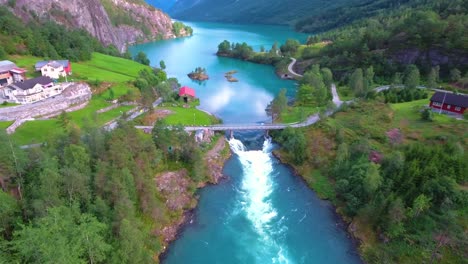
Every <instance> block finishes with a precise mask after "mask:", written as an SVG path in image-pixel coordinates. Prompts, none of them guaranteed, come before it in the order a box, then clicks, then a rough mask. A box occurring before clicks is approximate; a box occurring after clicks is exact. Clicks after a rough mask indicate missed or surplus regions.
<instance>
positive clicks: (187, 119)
mask: <svg viewBox="0 0 468 264" xmlns="http://www.w3.org/2000/svg"><path fill="white" fill-rule="evenodd" d="M161 109H167V110H170V111H172V112H173V114H171V115H168V116H167V117H166V118H165V120H166V122H167V123H168V124H169V125H198V126H206V125H212V124H216V123H217V119H216V118H215V117H214V116H211V115H209V114H207V113H205V112H203V111H200V110H198V109H196V108H183V107H162V108H161Z"/></svg>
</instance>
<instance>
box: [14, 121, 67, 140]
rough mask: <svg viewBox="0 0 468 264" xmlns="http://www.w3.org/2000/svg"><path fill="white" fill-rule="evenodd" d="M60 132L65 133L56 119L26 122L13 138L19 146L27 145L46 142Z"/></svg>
mask: <svg viewBox="0 0 468 264" xmlns="http://www.w3.org/2000/svg"><path fill="white" fill-rule="evenodd" d="M60 132H63V129H62V128H61V127H60V125H59V124H58V123H57V120H56V119H51V120H37V121H31V122H26V123H24V124H23V125H21V126H20V127H18V128H17V129H16V132H15V133H14V134H12V138H13V140H14V141H15V142H16V143H17V144H19V145H27V144H35V143H42V142H45V141H47V139H49V138H51V137H54V135H56V134H57V133H60Z"/></svg>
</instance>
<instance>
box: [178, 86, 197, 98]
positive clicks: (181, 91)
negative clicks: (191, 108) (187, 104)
mask: <svg viewBox="0 0 468 264" xmlns="http://www.w3.org/2000/svg"><path fill="white" fill-rule="evenodd" d="M187 95H188V96H192V97H195V90H194V89H192V88H190V87H187V86H183V87H180V89H179V96H187Z"/></svg>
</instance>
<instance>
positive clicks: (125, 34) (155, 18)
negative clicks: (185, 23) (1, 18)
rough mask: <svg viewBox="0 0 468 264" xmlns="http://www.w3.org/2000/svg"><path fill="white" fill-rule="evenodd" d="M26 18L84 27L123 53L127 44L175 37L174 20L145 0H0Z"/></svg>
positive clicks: (26, 19)
mask: <svg viewBox="0 0 468 264" xmlns="http://www.w3.org/2000/svg"><path fill="white" fill-rule="evenodd" d="M0 4H3V5H8V6H9V7H10V8H11V9H12V11H13V12H14V13H15V15H16V16H18V17H20V18H21V19H22V20H23V21H30V20H52V21H55V22H57V23H59V24H62V25H65V26H66V27H69V28H82V29H85V30H86V31H88V32H89V33H90V34H91V35H92V36H94V37H96V38H97V39H99V40H100V41H101V42H102V43H103V44H104V45H110V44H112V45H114V46H115V47H117V49H118V50H119V51H121V52H123V51H124V50H125V47H126V45H127V44H128V43H134V42H137V41H142V42H144V41H151V40H154V39H167V38H174V37H175V34H174V32H173V27H172V21H171V19H170V17H169V16H168V15H167V14H165V13H163V12H162V11H160V10H158V9H155V8H154V7H151V6H149V5H147V4H146V3H145V2H144V1H143V0H68V1H54V0H35V1H28V0H16V1H9V0H0Z"/></svg>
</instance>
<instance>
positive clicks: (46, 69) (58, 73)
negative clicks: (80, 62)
mask: <svg viewBox="0 0 468 264" xmlns="http://www.w3.org/2000/svg"><path fill="white" fill-rule="evenodd" d="M41 74H42V76H47V77H50V78H52V79H58V78H60V77H65V76H66V75H67V73H66V72H65V69H64V68H63V65H62V64H60V63H58V62H55V61H52V62H49V63H47V64H46V65H44V66H42V68H41Z"/></svg>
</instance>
